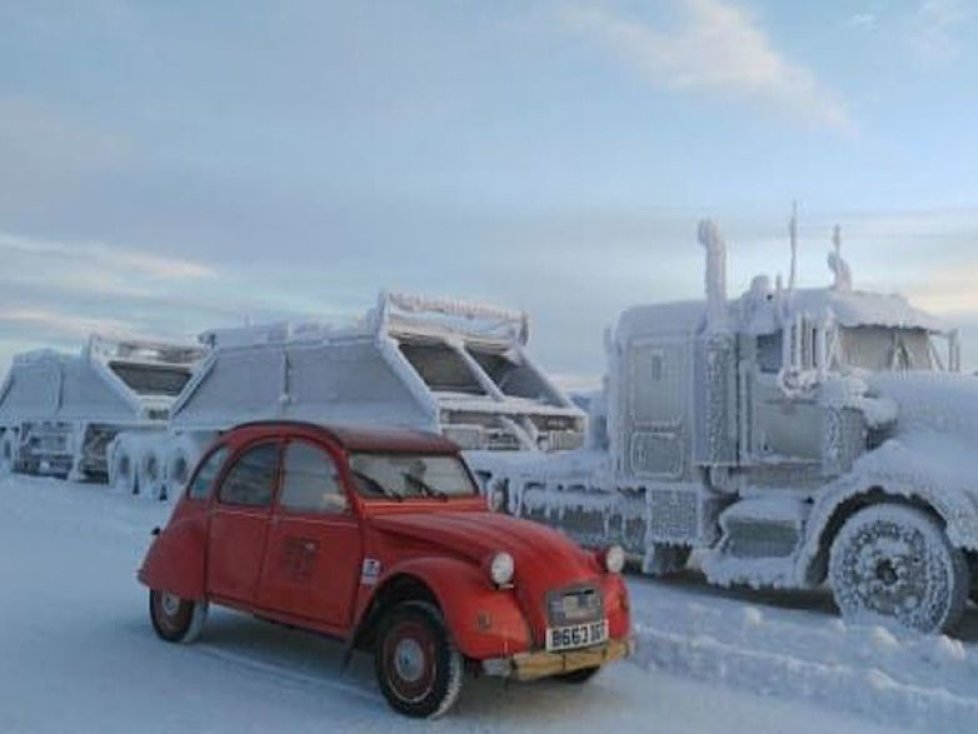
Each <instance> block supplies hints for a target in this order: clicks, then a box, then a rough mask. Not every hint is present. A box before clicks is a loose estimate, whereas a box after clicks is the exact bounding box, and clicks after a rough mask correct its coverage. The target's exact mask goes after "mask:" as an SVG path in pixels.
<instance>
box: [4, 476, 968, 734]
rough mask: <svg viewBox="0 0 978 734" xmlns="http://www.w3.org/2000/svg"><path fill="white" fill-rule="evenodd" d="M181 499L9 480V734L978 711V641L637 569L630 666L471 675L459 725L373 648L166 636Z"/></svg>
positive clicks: (943, 718) (772, 724) (275, 636)
mask: <svg viewBox="0 0 978 734" xmlns="http://www.w3.org/2000/svg"><path fill="white" fill-rule="evenodd" d="M169 509H170V507H169V506H168V505H163V504H159V503H155V502H149V501H142V500H138V499H136V498H132V497H128V496H124V495H119V494H112V493H110V492H109V491H107V490H106V489H105V488H104V487H100V486H95V485H72V484H67V483H62V482H57V481H54V480H44V479H26V478H20V477H17V478H11V477H8V478H5V479H0V550H2V552H0V583H2V586H0V588H2V600H0V601H2V603H0V623H2V624H0V732H5V733H6V732H11V733H13V732H59V733H60V732H75V733H84V732H95V731H97V732H100V734H101V733H109V732H132V733H135V732H139V733H142V732H172V731H184V732H190V731H193V732H197V731H207V732H235V734H238V733H240V732H274V731H289V732H305V731H310V732H312V731H315V732H322V731H379V730H385V729H390V727H392V726H397V727H398V729H399V730H406V731H414V730H421V729H422V728H424V729H425V730H427V729H428V728H429V727H431V728H432V729H435V730H442V731H463V732H468V731H478V732H494V731H499V732H502V731H507V732H508V731H513V730H529V729H532V730H535V731H537V730H538V731H560V732H564V733H565V734H566V732H574V731H590V732H593V731H595V730H601V729H603V730H608V731H656V732H666V733H668V732H683V733H697V732H741V731H744V732H747V731H749V732H752V734H764V733H766V732H791V734H805V733H806V732H812V733H813V734H814V733H815V732H819V733H821V732H824V731H826V730H833V732H834V734H848V733H850V732H851V733H852V734H856V733H857V732H858V733H865V734H869V733H875V732H893V731H898V730H901V727H900V726H899V724H901V723H907V724H910V725H913V726H914V727H916V728H919V729H923V728H925V727H924V723H925V721H926V719H927V717H928V716H929V715H935V716H937V717H938V718H937V719H934V720H933V721H932V723H933V724H934V726H931V727H926V728H928V729H929V730H930V731H937V730H941V731H966V730H968V731H970V730H972V727H973V722H974V721H975V720H976V719H975V711H976V709H975V708H974V707H975V705H976V703H978V682H976V681H978V675H974V673H975V672H976V671H975V668H974V667H973V666H974V660H973V659H974V658H976V657H978V650H976V649H975V648H974V647H973V646H972V645H971V644H959V643H955V642H951V641H947V640H941V639H937V640H934V639H931V640H924V641H916V642H901V641H900V640H898V639H896V638H894V637H893V636H892V635H889V634H888V633H883V632H882V631H879V630H858V631H851V630H846V629H845V627H844V626H842V625H841V624H840V623H839V622H838V621H837V620H835V618H834V617H833V616H831V615H830V614H827V613H826V611H825V603H824V602H823V601H821V600H820V599H818V598H816V599H815V600H814V602H812V604H811V606H812V608H811V609H806V610H803V611H799V610H795V609H791V608H789V607H790V606H791V605H793V604H796V603H797V602H798V601H799V599H798V598H797V597H792V598H791V599H788V600H787V601H786V599H785V598H782V597H776V598H773V599H770V600H767V602H768V603H765V604H761V603H757V602H756V601H755V602H754V603H752V604H749V605H748V604H746V603H745V602H744V601H743V599H742V598H740V595H737V594H723V593H719V592H716V591H715V590H709V589H707V588H706V587H704V586H702V585H701V584H698V583H695V582H692V581H688V580H687V581H682V582H679V583H676V584H652V583H649V582H645V581H641V580H636V581H634V582H633V583H632V588H633V593H634V601H635V604H634V606H635V615H636V623H637V631H638V633H639V636H640V639H641V642H642V648H641V650H640V652H639V654H638V656H637V657H636V659H635V660H634V661H633V662H631V663H622V664H619V665H617V666H613V667H611V668H609V669H608V670H606V671H604V672H603V673H602V675H600V676H599V677H598V678H597V679H596V680H595V681H594V682H593V683H592V684H590V685H587V686H584V687H568V686H566V685H563V684H559V683H555V682H549V681H548V682H541V683H537V684H532V685H515V684H514V685H510V686H507V685H505V684H503V683H502V682H500V681H497V680H491V679H479V680H474V679H470V680H468V681H467V683H466V689H465V690H464V692H463V694H462V698H461V700H460V702H459V705H458V707H457V708H456V709H455V710H454V711H453V712H452V713H451V714H450V715H449V716H447V717H446V718H444V719H442V720H440V721H438V722H435V723H430V722H412V721H408V720H405V719H403V718H401V717H399V716H397V715H396V714H394V713H393V712H391V711H390V710H389V709H388V708H387V706H386V704H385V703H384V701H383V699H382V698H381V696H380V694H379V692H378V691H377V688H376V685H375V683H374V679H373V671H372V664H371V660H370V658H369V657H368V656H359V657H357V658H356V659H355V660H354V663H353V665H352V666H351V667H350V669H348V670H347V671H345V672H343V671H341V670H340V658H341V654H342V650H341V646H340V645H339V644H337V643H335V642H331V641H328V640H322V639H319V638H316V637H312V636H309V635H306V634H302V633H298V632H293V631H289V630H285V629H281V628H278V627H274V626H272V625H268V624H265V623H263V622H259V621H256V620H253V619H251V618H249V617H246V616H243V615H239V614H235V613H231V612H223V611H220V610H214V612H213V613H212V615H211V618H210V619H209V621H208V626H207V628H206V630H205V633H204V636H203V638H202V640H201V641H200V642H199V643H198V644H196V645H193V646H189V647H184V646H178V645H168V644H165V643H163V642H161V641H159V640H158V639H157V638H156V636H155V635H154V634H153V632H152V630H151V628H150V625H149V622H148V619H147V612H146V593H145V590H144V589H143V588H142V587H140V586H139V585H138V584H137V583H136V580H135V577H134V570H135V568H136V567H137V565H138V564H139V561H140V560H141V558H142V554H143V552H144V550H145V548H146V546H147V543H148V540H149V535H148V532H149V530H150V529H151V528H152V527H153V526H154V525H158V524H162V523H163V522H165V520H166V517H167V515H168V513H169ZM801 601H802V602H803V603H805V604H806V605H807V604H809V603H810V602H811V600H809V599H801ZM975 627H976V628H978V624H976V625H975ZM974 637H975V638H978V634H975V635H974ZM911 666H921V670H917V669H916V668H914V669H912V670H911V669H909V667H911ZM905 668H908V669H905ZM693 679H699V680H693ZM744 689H747V690H744ZM941 692H942V693H941ZM802 699H810V701H805V700H802ZM877 706H881V707H889V708H881V709H877V708H876V707H877ZM838 708H848V709H853V710H855V711H857V712H859V713H861V716H856V715H850V714H841V713H838V712H837V711H836V709H838ZM958 717H961V718H958ZM874 719H877V720H882V721H885V722H887V724H886V726H885V727H884V726H882V725H879V724H876V723H874Z"/></svg>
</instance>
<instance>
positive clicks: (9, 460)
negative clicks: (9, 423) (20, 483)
mask: <svg viewBox="0 0 978 734" xmlns="http://www.w3.org/2000/svg"><path fill="white" fill-rule="evenodd" d="M13 470H14V440H13V437H12V436H11V435H10V432H9V431H5V432H4V434H3V436H0V476H5V475H7V474H11V473H13Z"/></svg>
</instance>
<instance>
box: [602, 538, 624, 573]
mask: <svg viewBox="0 0 978 734" xmlns="http://www.w3.org/2000/svg"><path fill="white" fill-rule="evenodd" d="M604 567H605V568H606V569H608V573H621V572H622V569H623V568H625V549H624V548H622V547H621V546H620V545H611V546H608V549H607V550H606V551H605V552H604Z"/></svg>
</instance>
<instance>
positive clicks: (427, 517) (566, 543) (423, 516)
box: [371, 511, 599, 588]
mask: <svg viewBox="0 0 978 734" xmlns="http://www.w3.org/2000/svg"><path fill="white" fill-rule="evenodd" d="M371 524H372V525H373V527H374V528H376V529H377V530H379V531H381V532H383V533H387V534H390V535H395V536H400V537H402V538H405V539H408V540H410V541H412V544H415V545H416V544H419V543H420V544H425V545H430V546H432V548H438V549H441V550H443V551H447V552H449V553H451V554H452V555H456V556H462V557H464V558H467V559H469V560H471V561H472V562H474V563H482V562H483V561H485V560H486V559H487V558H489V557H490V556H491V555H492V554H493V553H496V552H499V551H505V552H507V553H509V554H510V555H511V556H513V560H514V562H515V565H516V573H515V577H514V581H515V583H516V584H517V585H520V584H521V582H525V581H527V580H529V579H532V580H533V583H534V584H537V583H540V584H544V585H546V586H547V588H557V587H563V586H568V585H572V584H577V583H583V582H586V581H591V580H593V579H594V578H595V577H596V576H597V575H598V574H599V570H598V568H597V565H596V563H595V561H594V557H593V556H592V555H591V554H590V553H588V552H586V551H584V550H582V549H581V548H580V547H579V546H577V545H575V544H574V543H573V542H572V541H570V540H569V539H568V538H567V537H566V536H564V535H563V534H561V533H559V532H557V531H556V530H553V529H551V528H548V527H546V526H544V525H539V524H537V523H533V522H530V521H528V520H520V519H518V518H515V517H511V516H509V515H502V514H499V513H494V512H488V511H486V512H439V513H430V512H428V513H406V514H397V515H385V516H381V517H374V518H372V519H371Z"/></svg>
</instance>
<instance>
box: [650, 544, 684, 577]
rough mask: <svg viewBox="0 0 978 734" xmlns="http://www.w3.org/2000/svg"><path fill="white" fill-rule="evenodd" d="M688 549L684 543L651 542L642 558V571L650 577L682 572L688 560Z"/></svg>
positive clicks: (673, 574)
mask: <svg viewBox="0 0 978 734" xmlns="http://www.w3.org/2000/svg"><path fill="white" fill-rule="evenodd" d="M689 554H690V549H689V548H688V547H687V546H684V545H667V544H666V543H652V544H651V545H649V546H648V548H646V550H645V557H644V558H643V559H642V573H644V574H645V575H646V576H651V577H652V578H657V579H660V578H665V577H667V576H675V575H676V574H679V573H682V572H683V571H684V570H685V569H686V563H687V562H688V561H689Z"/></svg>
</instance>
